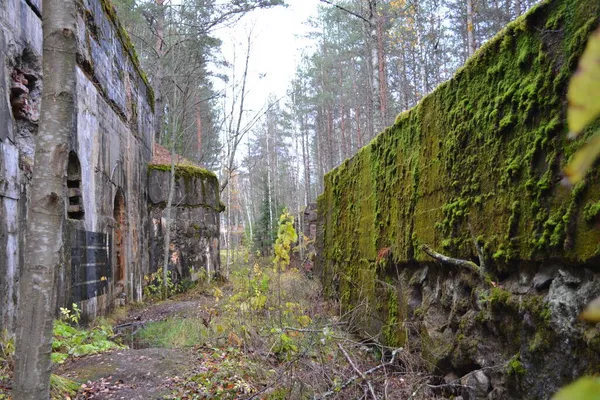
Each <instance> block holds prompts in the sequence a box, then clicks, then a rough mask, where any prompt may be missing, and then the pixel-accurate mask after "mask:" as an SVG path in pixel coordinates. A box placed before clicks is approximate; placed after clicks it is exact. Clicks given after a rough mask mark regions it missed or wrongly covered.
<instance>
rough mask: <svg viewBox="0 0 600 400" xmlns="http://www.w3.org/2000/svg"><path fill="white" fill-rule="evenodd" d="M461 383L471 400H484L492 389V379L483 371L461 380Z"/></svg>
mask: <svg viewBox="0 0 600 400" xmlns="http://www.w3.org/2000/svg"><path fill="white" fill-rule="evenodd" d="M460 383H461V384H462V385H464V386H466V388H467V391H468V393H469V399H473V400H484V399H486V398H487V394H488V391H489V389H490V378H488V376H487V375H486V374H485V373H484V372H483V371H481V370H478V371H475V372H471V373H469V374H468V375H465V376H464V377H462V378H461V379H460Z"/></svg>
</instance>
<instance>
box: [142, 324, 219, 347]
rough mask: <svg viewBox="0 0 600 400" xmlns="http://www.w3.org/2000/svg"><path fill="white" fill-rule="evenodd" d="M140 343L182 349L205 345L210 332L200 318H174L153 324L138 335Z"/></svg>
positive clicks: (148, 325)
mask: <svg viewBox="0 0 600 400" xmlns="http://www.w3.org/2000/svg"><path fill="white" fill-rule="evenodd" d="M137 336H138V337H137V341H138V343H141V344H144V345H148V346H150V347H163V348H182V347H193V346H195V345H198V344H202V343H204V341H205V340H206V338H207V337H209V331H208V329H207V328H206V327H205V326H204V323H203V321H202V320H201V319H198V318H185V319H179V318H173V319H168V320H165V321H159V322H151V323H149V324H147V325H146V327H145V328H144V329H143V330H141V331H140V332H139V333H138V335H137Z"/></svg>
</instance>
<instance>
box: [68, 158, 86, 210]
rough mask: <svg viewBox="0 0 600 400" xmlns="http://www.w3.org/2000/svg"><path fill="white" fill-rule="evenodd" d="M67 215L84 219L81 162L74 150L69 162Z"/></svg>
mask: <svg viewBox="0 0 600 400" xmlns="http://www.w3.org/2000/svg"><path fill="white" fill-rule="evenodd" d="M67 201H68V204H67V216H68V217H69V218H70V219H80V220H81V219H83V214H84V209H83V198H82V197H81V164H80V163H79V158H78V157H77V154H75V153H74V152H70V153H69V163H68V164H67Z"/></svg>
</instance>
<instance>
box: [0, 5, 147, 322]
mask: <svg viewBox="0 0 600 400" xmlns="http://www.w3.org/2000/svg"><path fill="white" fill-rule="evenodd" d="M40 3H41V2H40V1H39V0H34V1H25V0H0V316H1V319H0V328H1V329H3V328H7V329H8V330H9V331H12V330H13V327H14V319H15V315H14V314H15V309H16V303H17V301H18V293H19V285H18V281H19V270H20V269H19V265H20V264H21V263H22V253H21V249H22V248H23V244H24V231H25V221H26V217H27V216H26V210H27V189H28V184H29V178H30V176H31V172H32V170H33V158H34V144H35V143H34V135H35V133H36V132H37V127H38V120H39V103H40V95H41V89H42V86H41V83H42V79H41V78H42V77H41V57H42V30H41V19H40V17H41V6H40ZM77 42H78V49H77V52H78V55H77V60H78V66H77V67H76V69H75V70H74V71H73V79H74V80H75V81H76V106H75V108H74V110H73V113H74V118H73V120H74V129H73V136H72V138H71V142H70V150H71V159H72V160H74V161H73V162H72V163H70V165H69V171H70V172H69V174H68V176H67V177H66V181H65V196H66V204H65V211H66V212H65V217H66V218H65V230H64V241H65V260H67V262H66V263H65V264H64V265H63V268H62V269H61V270H60V271H59V272H58V274H57V284H58V285H59V286H58V287H59V290H58V292H57V297H58V305H59V306H68V305H70V304H71V303H72V302H78V303H80V306H81V308H82V309H83V311H84V315H86V316H88V317H94V316H95V315H97V314H98V313H101V312H103V311H105V310H106V309H107V308H109V307H110V306H111V305H112V304H114V303H115V302H118V303H121V302H122V301H123V299H124V298H125V299H127V300H136V301H137V300H141V297H142V283H143V275H144V274H146V273H148V266H149V248H148V243H149V224H148V212H147V197H148V196H147V187H148V186H147V177H148V175H147V171H146V165H147V164H148V162H149V161H150V159H151V157H152V146H153V136H154V128H153V127H154V111H153V102H154V100H153V94H152V91H151V89H150V88H149V86H148V84H147V80H146V78H145V75H144V74H143V72H142V71H141V70H140V68H139V64H138V62H137V60H136V58H135V56H134V52H133V49H132V47H131V43H130V41H129V40H128V38H127V36H126V34H125V31H124V30H123V29H122V27H121V26H120V24H119V22H118V21H117V20H116V19H115V13H114V10H113V9H112V6H110V5H109V3H107V2H105V1H104V0H83V1H81V4H80V7H78V15H77ZM117 194H118V195H117ZM117 197H119V202H120V204H122V213H121V214H119V215H122V216H123V218H122V219H123V223H122V224H117V223H116V222H115V210H114V208H115V204H116V200H115V199H116V198H117ZM117 228H118V229H119V232H121V235H120V237H119V240H118V241H117V240H116V237H115V233H116V231H117ZM119 246H121V247H119ZM117 249H120V251H117ZM118 256H119V257H118ZM119 265H120V266H119ZM117 275H119V276H117Z"/></svg>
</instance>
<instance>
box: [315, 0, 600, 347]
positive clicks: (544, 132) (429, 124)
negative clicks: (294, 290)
mask: <svg viewBox="0 0 600 400" xmlns="http://www.w3.org/2000/svg"><path fill="white" fill-rule="evenodd" d="M599 14H600V3H598V2H595V1H593V0H582V1H581V2H578V3H577V5H576V6H574V5H573V3H572V2H570V1H568V0H554V1H546V2H543V4H541V5H539V6H537V7H534V9H533V10H532V11H531V12H529V13H528V14H527V15H526V16H523V17H520V18H518V19H517V20H516V21H514V22H513V23H511V24H509V25H508V26H507V27H506V28H505V29H503V31H502V32H501V33H500V34H499V35H498V36H497V37H496V38H494V39H492V40H490V41H489V42H487V43H486V44H485V45H484V46H483V47H482V48H481V49H480V50H479V51H478V52H477V54H476V55H475V56H474V57H472V58H471V59H470V60H469V61H468V62H467V64H466V65H465V66H464V67H463V68H461V69H460V70H459V71H458V72H457V73H456V75H455V76H454V77H453V78H452V79H451V80H449V81H447V82H445V83H443V84H442V85H440V86H439V87H438V88H437V89H436V90H435V91H433V92H432V93H431V94H430V95H428V96H427V97H425V98H424V99H423V100H422V101H421V102H420V103H419V104H418V105H417V106H416V107H415V108H413V109H411V110H409V111H406V112H403V113H402V114H400V115H398V116H397V118H396V120H395V123H394V125H393V126H391V127H389V128H387V129H386V130H385V131H384V132H382V133H380V134H379V135H378V136H376V137H375V138H374V139H373V140H372V141H371V143H369V145H367V146H365V147H364V148H363V149H361V150H360V151H359V152H358V153H357V154H356V155H355V156H354V157H352V158H351V159H349V160H346V161H345V162H344V163H343V164H342V165H340V166H339V167H338V168H336V169H334V170H332V171H330V172H329V173H328V174H326V175H325V178H324V190H323V194H322V195H321V196H320V197H319V199H318V209H319V213H320V218H321V220H322V222H323V225H322V227H323V229H322V237H321V239H320V240H322V250H321V252H320V261H319V263H320V265H319V268H320V270H321V271H322V276H323V281H324V287H325V291H326V293H328V294H331V295H337V296H339V297H340V299H341V301H342V306H343V307H344V308H346V309H352V307H356V306H357V305H359V304H361V303H360V302H361V301H363V300H364V298H365V296H366V294H368V296H372V294H373V293H376V292H375V291H374V290H373V287H374V286H375V283H374V282H375V281H376V280H377V279H381V276H383V275H384V274H383V272H382V271H384V270H385V268H386V267H385V266H384V265H380V266H377V265H376V264H377V262H376V261H377V252H378V251H379V250H380V249H390V254H391V257H390V264H389V265H395V266H398V267H399V269H401V268H402V267H403V266H408V265H413V264H414V263H420V262H431V259H430V258H429V257H428V256H427V255H426V254H424V253H423V252H422V251H421V250H420V249H419V248H420V245H422V244H427V245H429V246H430V247H432V248H434V249H436V250H438V251H443V253H444V254H446V255H448V256H453V257H457V258H461V259H476V258H477V254H476V250H475V248H474V246H473V239H472V237H473V236H478V237H480V240H478V241H479V242H480V243H482V244H483V248H484V252H485V254H486V256H487V257H488V258H489V260H486V261H488V262H487V263H486V264H487V265H486V270H488V271H489V272H490V273H492V274H493V275H499V274H500V273H515V272H516V271H517V270H518V268H519V266H520V265H522V264H523V263H526V264H531V263H537V262H541V261H544V260H548V259H549V258H560V259H561V260H564V262H573V263H579V262H585V261H587V260H589V259H590V257H592V256H594V254H595V253H596V251H597V249H598V243H599V242H600V230H595V229H592V227H591V226H590V224H586V223H585V220H584V216H583V213H581V212H579V211H578V210H580V209H581V206H582V204H586V203H585V202H588V203H590V202H596V201H598V198H600V184H596V183H595V182H596V181H597V178H598V177H597V175H594V174H595V173H594V172H592V173H591V174H590V175H589V176H590V177H592V178H588V180H589V184H588V185H587V188H585V189H582V188H580V187H578V186H576V187H575V188H573V189H571V190H569V189H568V188H565V187H564V186H561V184H560V181H561V170H562V169H563V167H564V165H565V163H566V161H567V160H568V159H569V158H570V157H571V156H572V155H573V154H574V153H575V152H576V151H577V150H578V149H579V148H580V147H581V145H582V143H583V142H584V141H585V138H582V139H581V140H578V141H574V142H567V141H566V140H565V137H566V134H567V127H566V124H565V111H566V109H565V107H566V104H567V102H566V98H565V93H566V84H567V83H568V80H569V78H570V76H571V75H572V73H573V71H574V68H575V66H576V63H575V62H572V61H571V60H572V59H574V60H576V59H577V57H579V55H581V52H582V50H583V48H584V45H585V41H586V39H587V37H588V36H589V34H590V32H591V31H592V30H593V29H594V28H595V27H596V26H597V25H598V19H597V18H596V17H595V16H596V15H599ZM592 16H594V17H593V18H592ZM592 19H593V20H594V21H592ZM545 26H550V27H558V28H557V29H560V32H553V31H552V32H547V31H544V27H545ZM595 171H596V170H595ZM593 179H596V180H593ZM589 210H590V215H591V212H592V211H591V210H592V206H590V209H589ZM589 218H591V217H589ZM386 265H388V264H386ZM361 269H364V271H362V272H360V271H361ZM375 296H376V295H375ZM489 296H490V299H489V300H490V302H491V303H492V304H494V307H496V306H498V307H504V308H507V309H509V310H510V311H511V312H513V313H514V312H516V310H519V302H518V301H516V300H515V296H512V295H511V294H510V293H509V292H506V291H502V290H501V289H499V290H494V291H491V292H490V294H489ZM384 298H385V297H384V296H379V298H376V297H375V298H370V299H371V300H370V302H371V303H370V304H372V305H373V306H374V309H379V310H381V311H380V312H381V313H386V312H387V307H386V306H385V304H384V303H385V302H386V301H387V300H384ZM398 300H399V301H401V300H402V299H398ZM378 317H379V318H380V319H382V320H384V321H386V320H388V319H390V318H391V316H390V315H387V314H385V315H379V316H378ZM374 325H377V324H374ZM379 325H381V324H379ZM515 329H516V328H515ZM532 335H533V334H531V335H530V334H527V335H526V336H532ZM538 339H541V334H540V336H539V337H538ZM537 342H540V343H541V341H540V340H537ZM536 346H537V345H536ZM536 346H534V347H536Z"/></svg>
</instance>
